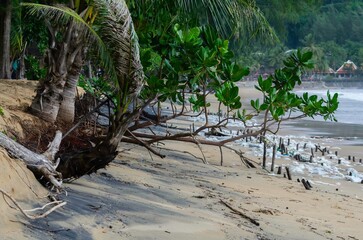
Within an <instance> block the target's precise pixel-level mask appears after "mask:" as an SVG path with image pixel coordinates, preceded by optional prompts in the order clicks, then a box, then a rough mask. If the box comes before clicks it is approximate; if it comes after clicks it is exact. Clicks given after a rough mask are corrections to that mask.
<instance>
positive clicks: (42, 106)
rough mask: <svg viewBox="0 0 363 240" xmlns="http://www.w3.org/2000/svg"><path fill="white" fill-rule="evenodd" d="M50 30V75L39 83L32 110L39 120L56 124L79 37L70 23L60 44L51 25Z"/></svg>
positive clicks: (48, 57)
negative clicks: (75, 39) (76, 37)
mask: <svg viewBox="0 0 363 240" xmlns="http://www.w3.org/2000/svg"><path fill="white" fill-rule="evenodd" d="M48 29H49V33H50V37H51V40H50V46H49V49H48V52H47V58H46V60H47V64H48V73H47V76H46V77H45V79H44V80H43V81H40V82H39V86H38V90H37V94H36V96H35V98H34V99H33V102H32V104H31V110H32V112H33V114H34V115H36V116H38V117H39V118H42V119H44V120H45V121H48V122H51V123H54V122H55V121H56V120H57V116H58V115H59V109H60V104H61V102H62V101H63V99H64V97H63V92H64V86H65V84H66V81H67V78H68V67H67V66H72V65H73V60H74V59H75V57H76V56H75V54H74V51H76V48H74V44H76V43H75V42H74V38H75V37H74V36H75V35H77V31H76V29H75V24H74V23H73V22H72V21H70V22H69V23H68V25H67V26H66V32H65V35H64V38H63V40H62V41H61V42H58V41H57V39H56V36H55V31H54V29H53V27H52V26H51V25H50V23H48ZM72 50H73V52H72ZM77 79H78V77H77Z"/></svg>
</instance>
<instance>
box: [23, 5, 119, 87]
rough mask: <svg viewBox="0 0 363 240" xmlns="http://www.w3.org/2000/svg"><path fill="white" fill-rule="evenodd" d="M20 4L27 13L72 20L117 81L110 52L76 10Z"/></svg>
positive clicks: (59, 6) (55, 19) (65, 21)
mask: <svg viewBox="0 0 363 240" xmlns="http://www.w3.org/2000/svg"><path fill="white" fill-rule="evenodd" d="M21 5H22V6H23V7H25V8H26V9H27V14H30V15H35V16H38V17H39V18H43V19H47V20H48V21H50V22H55V23H58V24H59V23H63V24H66V23H67V22H68V21H70V20H72V21H74V22H75V24H77V25H78V26H79V28H78V29H80V30H81V32H80V35H81V36H83V37H84V39H85V44H87V43H88V44H89V43H93V42H94V43H95V44H92V45H93V47H95V49H96V51H97V52H98V55H99V57H100V58H101V61H102V63H103V67H104V68H105V71H106V72H107V73H108V75H109V77H110V78H111V79H112V80H113V81H115V82H116V81H117V74H116V68H115V65H114V63H113V62H112V57H111V53H110V52H109V50H108V48H107V45H106V44H105V43H104V42H103V40H102V38H101V37H100V36H99V35H98V33H97V32H96V30H95V29H94V28H93V26H92V25H90V24H88V23H87V22H86V21H85V20H84V19H83V18H82V17H81V16H80V15H79V14H78V13H77V12H75V11H74V10H72V9H70V8H68V7H66V6H64V5H57V6H50V5H44V4H37V3H26V2H23V3H21Z"/></svg>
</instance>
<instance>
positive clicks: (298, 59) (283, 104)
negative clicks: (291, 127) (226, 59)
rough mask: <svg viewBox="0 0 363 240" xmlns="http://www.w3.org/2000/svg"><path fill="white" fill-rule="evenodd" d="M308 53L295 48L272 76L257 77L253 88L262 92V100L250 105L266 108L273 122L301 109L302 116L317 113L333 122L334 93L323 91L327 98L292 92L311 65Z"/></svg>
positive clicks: (335, 98)
mask: <svg viewBox="0 0 363 240" xmlns="http://www.w3.org/2000/svg"><path fill="white" fill-rule="evenodd" d="M312 57H313V54H312V52H302V51H300V50H297V51H296V52H293V53H291V55H290V56H289V57H288V58H287V59H286V60H285V61H284V67H283V68H281V69H277V70H275V73H274V74H273V75H270V76H269V77H267V78H266V79H263V78H262V76H260V77H259V78H258V85H256V86H255V87H256V89H257V90H259V91H261V92H262V93H263V96H264V97H263V101H262V103H260V100H259V99H256V100H251V106H252V107H253V108H254V109H255V110H256V111H257V112H262V111H266V112H267V113H268V114H269V115H270V116H272V118H273V119H274V120H276V121H280V120H282V119H283V118H289V117H290V115H289V116H287V113H289V114H290V113H292V112H301V113H302V114H303V115H304V116H308V117H314V116H317V115H321V116H323V117H324V119H325V120H333V121H336V119H335V117H334V113H335V111H336V110H337V108H338V104H339V102H338V95H337V94H334V96H331V95H330V93H329V92H328V93H327V99H323V98H318V96H317V95H311V96H309V94H308V93H304V94H303V95H302V96H299V95H297V94H296V93H294V92H293V90H294V88H295V86H296V84H298V85H300V84H301V75H302V73H303V72H304V71H305V70H306V69H309V68H313V67H314V66H313V64H312V62H311V59H312Z"/></svg>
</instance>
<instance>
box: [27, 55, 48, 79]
mask: <svg viewBox="0 0 363 240" xmlns="http://www.w3.org/2000/svg"><path fill="white" fill-rule="evenodd" d="M25 66H26V72H25V77H26V78H27V79H31V80H38V79H42V78H44V77H45V75H46V69H45V68H43V67H41V66H40V61H39V59H38V58H36V57H35V56H33V55H29V56H26V57H25Z"/></svg>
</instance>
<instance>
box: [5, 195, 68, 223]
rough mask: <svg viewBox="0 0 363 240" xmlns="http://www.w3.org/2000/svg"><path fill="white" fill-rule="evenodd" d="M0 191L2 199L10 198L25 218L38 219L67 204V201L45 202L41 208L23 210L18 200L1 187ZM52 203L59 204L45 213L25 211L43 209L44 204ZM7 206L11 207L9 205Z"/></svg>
mask: <svg viewBox="0 0 363 240" xmlns="http://www.w3.org/2000/svg"><path fill="white" fill-rule="evenodd" d="M0 192H1V193H2V194H3V197H4V199H5V196H6V197H7V198H8V199H10V200H11V201H12V202H13V203H14V205H15V206H16V207H17V208H18V209H19V211H20V212H21V213H22V214H23V215H24V216H25V217H27V218H29V219H33V220H34V219H39V218H44V217H46V216H48V215H49V214H51V213H52V212H54V211H55V210H56V209H58V208H60V207H62V206H64V205H66V204H67V202H52V203H47V204H45V205H44V206H43V207H41V208H35V209H29V210H24V209H23V208H22V207H20V205H19V204H18V202H17V201H16V200H15V199H14V198H13V197H12V196H10V195H9V194H8V193H7V192H5V191H4V190H2V189H0ZM5 202H6V203H7V204H8V205H9V203H8V202H7V201H5ZM54 203H59V204H57V205H56V206H54V207H52V208H51V209H49V210H48V211H46V212H45V213H43V214H40V215H29V214H27V213H26V212H32V211H36V210H39V209H44V208H45V207H46V206H49V205H51V204H54ZM9 207H11V206H10V205H9Z"/></svg>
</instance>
